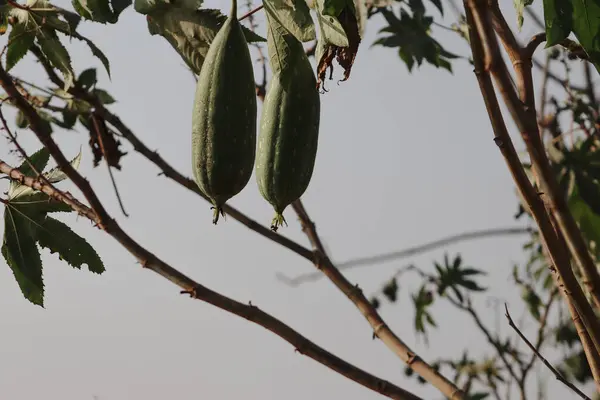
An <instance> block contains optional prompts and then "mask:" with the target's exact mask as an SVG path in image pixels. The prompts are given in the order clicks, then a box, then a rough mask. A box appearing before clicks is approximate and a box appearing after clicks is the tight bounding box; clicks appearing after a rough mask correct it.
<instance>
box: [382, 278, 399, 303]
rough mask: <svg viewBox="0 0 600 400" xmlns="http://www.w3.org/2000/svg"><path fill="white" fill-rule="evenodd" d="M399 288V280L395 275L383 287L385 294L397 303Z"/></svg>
mask: <svg viewBox="0 0 600 400" xmlns="http://www.w3.org/2000/svg"><path fill="white" fill-rule="evenodd" d="M398 288H399V287H398V281H397V280H396V278H395V277H394V278H392V279H390V281H389V282H388V283H386V284H385V286H384V287H383V290H382V292H383V295H384V296H385V297H387V299H388V300H389V301H390V302H392V303H395V302H396V300H397V299H398Z"/></svg>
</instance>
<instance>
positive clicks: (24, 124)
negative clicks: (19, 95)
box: [15, 110, 29, 129]
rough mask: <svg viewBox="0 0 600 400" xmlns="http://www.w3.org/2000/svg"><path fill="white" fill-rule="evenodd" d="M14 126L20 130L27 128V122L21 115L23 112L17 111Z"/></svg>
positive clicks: (23, 115)
mask: <svg viewBox="0 0 600 400" xmlns="http://www.w3.org/2000/svg"><path fill="white" fill-rule="evenodd" d="M15 124H16V125H17V127H18V128H20V129H25V128H27V127H28V126H29V121H28V120H27V118H26V117H25V114H23V111H21V110H18V111H17V116H16V117H15Z"/></svg>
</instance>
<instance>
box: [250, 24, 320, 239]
mask: <svg viewBox="0 0 600 400" xmlns="http://www.w3.org/2000/svg"><path fill="white" fill-rule="evenodd" d="M270 22H272V21H270ZM282 29H283V28H282V27H281V26H275V27H273V26H271V27H270V30H271V31H270V35H269V38H268V40H270V41H272V42H271V43H273V41H275V43H274V44H273V47H269V52H270V55H271V60H272V61H273V59H274V57H280V58H278V59H277V61H278V63H277V66H278V67H279V68H278V69H275V68H274V70H275V71H276V72H275V73H274V75H273V78H272V79H271V82H270V83H269V87H268V89H267V95H266V97H265V101H264V106H263V111H262V116H261V124H260V133H259V137H258V154H257V160H256V178H257V182H258V188H259V190H260V193H261V195H262V196H263V197H264V198H265V200H267V201H268V202H269V203H270V204H271V205H272V206H273V208H274V209H275V212H276V214H275V218H273V222H272V223H271V229H273V230H274V231H277V228H278V227H279V226H280V225H281V224H283V223H285V218H284V217H283V211H284V210H285V208H286V207H287V206H288V205H290V204H291V203H292V202H293V201H295V200H297V199H299V198H300V196H302V194H303V193H304V192H305V191H306V189H307V187H308V184H309V182H310V179H311V177H312V174H313V169H314V165H315V160H316V155H317V142H318V137H319V120H320V108H321V100H320V98H319V92H318V89H317V80H316V77H315V74H314V72H313V70H312V67H311V65H310V62H309V61H308V57H307V56H306V53H305V52H304V49H303V47H302V44H301V43H300V42H299V41H298V40H297V39H296V38H295V37H293V36H292V35H291V34H287V33H284V34H283V35H281V34H279V35H278V36H276V37H275V36H274V34H278V33H280V32H282ZM282 48H283V49H285V51H286V52H287V54H285V59H286V62H281V61H282V59H281V57H282V54H283V53H282V52H277V51H275V49H282ZM272 49H273V51H272Z"/></svg>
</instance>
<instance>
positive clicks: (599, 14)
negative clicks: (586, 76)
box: [572, 0, 600, 73]
mask: <svg viewBox="0 0 600 400" xmlns="http://www.w3.org/2000/svg"><path fill="white" fill-rule="evenodd" d="M572 5H573V32H574V33H575V37H577V40H578V41H579V43H580V44H581V45H582V46H583V48H584V49H585V52H586V53H587V54H588V56H589V57H590V60H591V61H592V62H593V63H594V65H595V66H596V69H597V70H598V73H600V2H599V1H598V0H572Z"/></svg>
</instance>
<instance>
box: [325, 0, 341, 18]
mask: <svg viewBox="0 0 600 400" xmlns="http://www.w3.org/2000/svg"><path fill="white" fill-rule="evenodd" d="M344 7H346V0H323V15H329V16H332V17H336V18H337V16H338V15H340V13H341V12H342V10H343V9H344Z"/></svg>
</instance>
